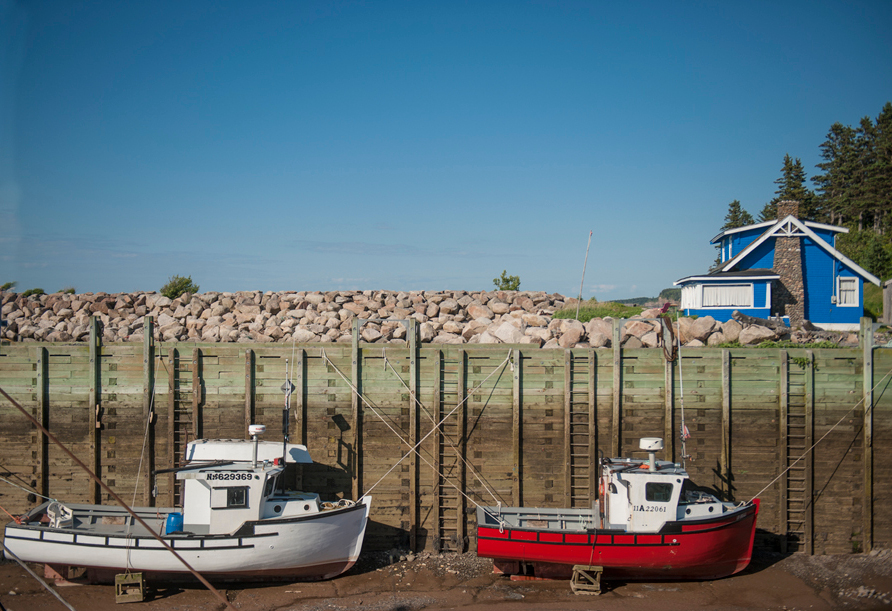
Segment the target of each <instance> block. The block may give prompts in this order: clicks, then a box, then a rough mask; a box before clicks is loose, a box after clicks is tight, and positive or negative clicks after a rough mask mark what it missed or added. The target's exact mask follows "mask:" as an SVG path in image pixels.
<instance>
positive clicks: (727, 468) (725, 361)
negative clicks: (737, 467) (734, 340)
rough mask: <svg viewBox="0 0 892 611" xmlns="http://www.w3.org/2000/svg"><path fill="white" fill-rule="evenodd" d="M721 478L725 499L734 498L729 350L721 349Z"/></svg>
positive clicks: (730, 499) (731, 499)
mask: <svg viewBox="0 0 892 611" xmlns="http://www.w3.org/2000/svg"><path fill="white" fill-rule="evenodd" d="M721 471H722V479H723V480H724V486H725V490H724V492H725V498H724V499H723V500H725V501H733V500H734V490H733V487H732V485H731V351H730V350H727V349H725V350H722V465H721Z"/></svg>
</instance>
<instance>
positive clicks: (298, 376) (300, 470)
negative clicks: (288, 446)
mask: <svg viewBox="0 0 892 611" xmlns="http://www.w3.org/2000/svg"><path fill="white" fill-rule="evenodd" d="M306 355H307V352H306V350H304V349H303V348H298V349H297V351H296V352H295V355H294V358H295V359H296V360H295V363H294V371H295V380H294V391H293V393H294V394H293V395H292V396H293V398H294V399H295V401H294V417H295V425H294V426H295V428H296V429H297V439H298V443H300V444H301V445H304V446H305V445H307V404H306V399H305V397H306V392H307V389H306V384H307V382H306V376H305V375H304V366H305V363H306ZM294 467H295V469H294V472H295V475H294V487H295V488H296V489H297V490H303V487H304V467H303V465H294ZM353 498H354V500H358V499H356V497H353Z"/></svg>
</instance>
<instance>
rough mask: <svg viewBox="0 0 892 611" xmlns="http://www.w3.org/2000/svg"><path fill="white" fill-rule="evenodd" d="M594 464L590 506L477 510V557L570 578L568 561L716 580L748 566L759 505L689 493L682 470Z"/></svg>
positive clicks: (654, 463) (628, 573) (635, 575)
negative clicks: (595, 493)
mask: <svg viewBox="0 0 892 611" xmlns="http://www.w3.org/2000/svg"><path fill="white" fill-rule="evenodd" d="M640 447H641V449H642V450H645V451H647V452H648V453H649V458H648V459H645V460H641V459H631V458H613V459H602V461H601V476H600V480H599V482H600V483H599V493H600V494H599V496H600V498H599V499H598V500H597V501H595V503H594V506H593V507H592V508H591V509H587V508H586V509H581V508H574V509H546V508H524V507H479V508H478V509H477V555H478V556H481V557H484V558H492V559H493V561H494V566H495V569H496V570H497V571H500V572H503V573H507V574H518V573H521V574H526V575H533V576H547V577H559V576H565V577H569V576H570V574H571V573H572V571H573V566H574V565H583V566H589V567H597V568H598V569H601V568H603V574H604V577H605V578H608V579H609V578H620V579H643V580H651V579H670V580H675V579H716V578H720V577H727V576H729V575H733V574H735V573H737V572H739V571H742V570H743V569H744V568H745V567H746V566H747V565H748V564H749V562H750V557H751V556H752V550H753V538H754V536H755V532H756V515H757V514H758V513H759V500H758V499H753V500H752V501H748V502H742V503H729V502H722V501H720V500H719V499H717V498H716V497H715V496H713V495H711V494H708V493H706V492H702V491H700V490H697V489H696V488H695V487H694V486H693V484H692V483H691V482H690V480H689V479H688V474H687V472H686V471H685V470H684V468H683V467H682V466H681V465H679V464H677V463H671V462H666V461H658V460H655V452H657V451H659V450H662V449H663V441H662V439H659V438H654V437H647V438H643V439H642V440H641V443H640Z"/></svg>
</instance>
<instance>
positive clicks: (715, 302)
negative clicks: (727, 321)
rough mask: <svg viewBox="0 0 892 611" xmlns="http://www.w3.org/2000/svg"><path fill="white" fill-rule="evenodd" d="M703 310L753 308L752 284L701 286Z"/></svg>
mask: <svg viewBox="0 0 892 611" xmlns="http://www.w3.org/2000/svg"><path fill="white" fill-rule="evenodd" d="M703 307H704V308H751V307H753V285H752V284H705V285H703Z"/></svg>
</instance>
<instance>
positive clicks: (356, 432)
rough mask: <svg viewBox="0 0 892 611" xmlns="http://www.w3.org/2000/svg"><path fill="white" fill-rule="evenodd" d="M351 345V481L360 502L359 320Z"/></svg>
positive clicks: (355, 496)
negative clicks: (353, 389) (352, 390)
mask: <svg viewBox="0 0 892 611" xmlns="http://www.w3.org/2000/svg"><path fill="white" fill-rule="evenodd" d="M352 337H353V339H352V341H351V344H350V346H351V347H350V382H351V383H352V384H353V388H355V389H356V390H355V391H354V392H353V394H352V395H351V396H350V403H351V407H352V409H353V473H352V474H351V477H350V479H351V480H352V484H353V497H352V498H353V499H355V500H358V499H359V495H360V494H361V492H362V401H361V400H360V394H361V393H362V380H360V368H359V361H360V358H361V355H360V353H359V319H358V318H354V319H353V334H352Z"/></svg>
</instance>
